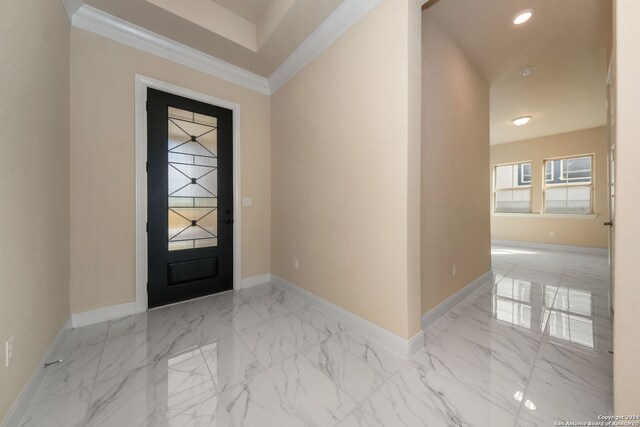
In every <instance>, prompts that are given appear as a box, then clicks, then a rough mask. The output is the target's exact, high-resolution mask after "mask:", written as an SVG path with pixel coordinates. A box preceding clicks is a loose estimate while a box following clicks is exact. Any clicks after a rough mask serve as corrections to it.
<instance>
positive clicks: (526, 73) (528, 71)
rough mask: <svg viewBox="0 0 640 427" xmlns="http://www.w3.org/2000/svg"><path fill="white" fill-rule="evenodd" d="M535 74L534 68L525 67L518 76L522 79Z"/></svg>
mask: <svg viewBox="0 0 640 427" xmlns="http://www.w3.org/2000/svg"><path fill="white" fill-rule="evenodd" d="M535 72H536V69H535V68H533V67H526V68H523V69H522V70H520V75H521V76H522V77H529V76H531V75H533V73H535Z"/></svg>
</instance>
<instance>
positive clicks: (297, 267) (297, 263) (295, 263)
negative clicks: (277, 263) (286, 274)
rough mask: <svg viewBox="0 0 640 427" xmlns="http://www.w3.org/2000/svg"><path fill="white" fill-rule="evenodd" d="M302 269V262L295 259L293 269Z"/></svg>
mask: <svg viewBox="0 0 640 427" xmlns="http://www.w3.org/2000/svg"><path fill="white" fill-rule="evenodd" d="M299 268H300V261H298V258H294V259H293V269H294V270H297V269H299Z"/></svg>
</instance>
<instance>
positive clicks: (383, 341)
mask: <svg viewBox="0 0 640 427" xmlns="http://www.w3.org/2000/svg"><path fill="white" fill-rule="evenodd" d="M271 283H274V284H276V285H278V286H280V287H281V288H283V289H285V290H287V291H289V292H291V293H293V294H295V295H296V296H298V297H300V298H302V299H303V300H305V301H306V302H307V303H308V304H309V305H311V306H313V307H315V308H317V309H318V310H320V311H322V312H324V313H325V314H327V315H329V316H331V317H333V318H335V319H338V320H339V321H340V322H341V323H343V324H345V325H346V326H348V327H350V328H352V329H354V330H355V331H357V332H359V333H361V334H362V335H364V336H366V337H367V338H370V339H371V340H373V341H375V342H377V343H378V344H380V345H382V346H384V347H386V348H387V349H389V350H391V351H393V352H394V353H396V354H398V355H399V356H401V357H402V358H404V359H408V358H409V357H411V356H412V355H413V354H414V353H416V352H417V351H419V350H420V349H421V348H422V347H423V346H424V339H423V334H422V331H420V332H419V333H417V334H416V335H415V336H414V337H413V338H411V339H406V338H402V337H400V336H398V335H396V334H394V333H393V332H390V331H388V330H386V329H384V328H382V327H380V326H378V325H376V324H374V323H372V322H370V321H368V320H366V319H363V318H362V317H360V316H357V315H355V314H353V313H351V312H349V311H347V310H345V309H344V308H342V307H338V306H337V305H335V304H333V303H331V302H329V301H327V300H325V299H323V298H320V297H319V296H317V295H314V294H312V293H311V292H309V291H306V290H304V289H302V288H301V287H299V286H297V285H295V284H293V283H291V282H288V281H287V280H285V279H283V278H282V277H279V276H276V275H275V274H272V275H271Z"/></svg>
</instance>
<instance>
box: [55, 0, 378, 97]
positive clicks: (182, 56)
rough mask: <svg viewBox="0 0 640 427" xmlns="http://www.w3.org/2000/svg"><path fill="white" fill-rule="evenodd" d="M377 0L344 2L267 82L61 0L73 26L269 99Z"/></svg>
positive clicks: (74, 0) (69, 0)
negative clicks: (267, 96)
mask: <svg viewBox="0 0 640 427" xmlns="http://www.w3.org/2000/svg"><path fill="white" fill-rule="evenodd" d="M379 2H380V0H367V1H362V0H344V1H343V3H342V4H340V6H338V7H337V8H336V10H334V11H333V13H332V14H331V15H329V17H328V18H327V19H325V20H324V21H323V22H322V24H320V26H318V28H316V30H315V31H314V32H313V33H311V35H309V37H307V38H306V39H305V41H303V42H302V44H300V46H298V47H297V48H296V50H294V51H293V53H291V55H289V56H288V57H287V59H285V60H284V62H283V63H282V64H280V66H279V67H278V68H277V69H276V70H275V71H274V72H273V74H271V76H270V77H269V78H268V79H267V78H265V77H262V76H260V75H257V74H255V73H252V72H250V71H247V70H245V69H243V68H240V67H237V66H235V65H233V64H230V63H228V62H225V61H222V60H221V59H218V58H216V57H214V56H211V55H208V54H206V53H203V52H201V51H199V50H196V49H193V48H191V47H189V46H186V45H184V44H182V43H178V42H176V41H174V40H171V39H169V38H166V37H164V36H161V35H159V34H156V33H154V32H151V31H149V30H146V29H144V28H142V27H139V26H137V25H134V24H132V23H130V22H127V21H125V20H123V19H120V18H117V17H115V16H113V15H110V14H108V13H106V12H103V11H101V10H99V9H96V8H94V7H91V6H89V5H86V4H83V2H82V0H62V4H63V5H64V8H65V10H66V11H67V14H68V15H69V19H70V20H71V23H72V25H73V26H74V27H77V28H81V29H83V30H86V31H90V32H92V33H95V34H98V35H101V36H103V37H107V38H109V39H111V40H115V41H117V42H120V43H123V44H126V45H128V46H131V47H134V48H136V49H140V50H142V51H145V52H147V53H151V54H153V55H157V56H160V57H162V58H165V59H168V60H170V61H173V62H176V63H178V64H181V65H184V66H187V67H190V68H193V69H196V70H198V71H202V72H204V73H207V74H209V75H212V76H215V77H218V78H220V79H222V80H226V81H228V82H231V83H234V84H237V85H239V86H242V87H245V88H247V89H251V90H253V91H256V92H259V93H262V94H264V95H271V94H272V93H274V92H276V91H277V90H278V89H280V88H281V87H282V86H283V85H284V84H285V83H286V82H287V81H288V80H289V79H291V78H292V77H293V76H295V75H296V74H297V73H298V72H300V71H301V70H302V69H303V68H304V67H305V66H306V65H307V64H309V63H310V62H311V61H312V60H313V59H314V58H316V57H317V56H318V55H320V54H321V53H322V52H323V51H324V50H325V49H326V48H327V47H329V46H330V45H331V44H332V43H333V42H334V41H335V40H337V39H338V38H339V37H340V36H341V35H342V34H344V32H345V31H347V30H348V29H349V28H350V27H351V26H352V25H353V24H355V23H356V22H358V20H360V18H362V17H363V16H364V15H365V14H366V13H367V12H369V11H370V10H371V9H373V8H374V7H375V6H376V5H377V4H378V3H379Z"/></svg>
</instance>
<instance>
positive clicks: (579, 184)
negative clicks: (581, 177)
mask: <svg viewBox="0 0 640 427" xmlns="http://www.w3.org/2000/svg"><path fill="white" fill-rule="evenodd" d="M584 157H590V158H591V181H589V182H565V183H560V184H547V169H546V165H547V162H552V163H551V177H552V178H553V176H554V172H555V170H554V168H555V161H556V160H560V177H561V178H562V177H563V176H564V168H563V164H564V163H565V161H568V160H571V159H581V158H584ZM594 164H595V155H594V154H580V155H575V156H568V157H555V158H549V159H544V160H543V161H542V170H543V171H544V181H543V183H542V185H543V187H542V204H543V206H542V213H543V214H546V215H593V196H594V194H595V192H594V185H593V181H594V175H595V174H594ZM566 180H567V181H570V179H569V178H566ZM571 187H589V193H590V195H589V212H587V213H575V212H571V213H555V212H554V213H548V212H547V188H553V189H557V188H567V189H569V188H571Z"/></svg>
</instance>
